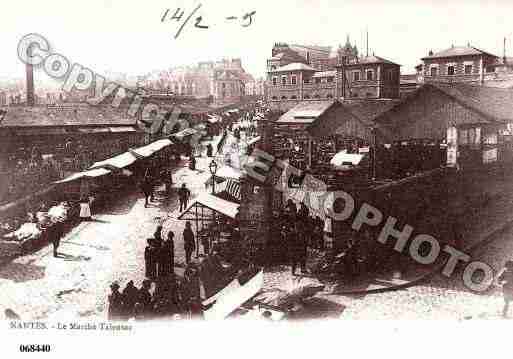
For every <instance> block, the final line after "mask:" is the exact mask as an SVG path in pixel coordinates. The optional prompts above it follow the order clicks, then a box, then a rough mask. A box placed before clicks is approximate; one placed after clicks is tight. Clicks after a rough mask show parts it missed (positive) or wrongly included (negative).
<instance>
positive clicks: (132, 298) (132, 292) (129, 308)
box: [123, 280, 139, 318]
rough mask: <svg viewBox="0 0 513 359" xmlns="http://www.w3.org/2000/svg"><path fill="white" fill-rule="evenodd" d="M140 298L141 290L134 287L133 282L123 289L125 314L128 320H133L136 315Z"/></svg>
mask: <svg viewBox="0 0 513 359" xmlns="http://www.w3.org/2000/svg"><path fill="white" fill-rule="evenodd" d="M138 296H139V289H137V287H136V286H135V285H134V281H133V280H131V281H129V282H128V283H127V284H126V287H125V289H123V312H124V313H123V314H124V316H125V317H126V318H131V317H132V316H133V315H134V312H135V303H137V299H138Z"/></svg>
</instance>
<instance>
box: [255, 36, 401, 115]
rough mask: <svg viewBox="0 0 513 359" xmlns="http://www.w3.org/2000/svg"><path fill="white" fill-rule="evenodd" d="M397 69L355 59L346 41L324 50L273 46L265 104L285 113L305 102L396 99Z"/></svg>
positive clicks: (368, 58)
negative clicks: (336, 46)
mask: <svg viewBox="0 0 513 359" xmlns="http://www.w3.org/2000/svg"><path fill="white" fill-rule="evenodd" d="M399 79H400V65H397V64H395V63H393V62H391V61H389V60H386V59H384V58H381V57H379V56H375V55H371V56H365V57H359V56H358V50H357V48H356V46H352V45H351V44H350V42H349V39H348V40H347V42H346V44H345V46H344V47H342V46H339V47H338V48H337V49H334V50H333V51H332V50H331V49H330V48H327V47H318V46H316V47H314V46H299V45H290V46H289V45H287V44H283V43H278V44H275V46H274V48H273V50H272V57H271V58H270V59H268V60H267V88H266V95H265V96H266V100H267V101H268V103H269V104H270V106H271V108H273V109H276V110H281V111H287V110H289V109H291V108H292V107H294V106H295V105H297V104H298V103H300V102H301V101H305V100H312V101H319V100H331V99H339V98H374V99H376V98H398V97H399Z"/></svg>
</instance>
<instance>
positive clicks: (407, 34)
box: [0, 0, 513, 77]
mask: <svg viewBox="0 0 513 359" xmlns="http://www.w3.org/2000/svg"><path fill="white" fill-rule="evenodd" d="M80 3H82V5H80ZM199 4H201V8H200V9H199V10H198V11H197V12H196V13H195V14H194V15H193V17H192V18H191V20H190V21H189V22H188V23H187V24H186V25H185V27H184V28H183V30H182V33H181V34H180V36H179V37H178V39H174V36H175V34H176V32H177V30H178V28H179V26H180V25H181V24H182V22H184V20H185V18H186V17H187V16H188V15H189V14H190V13H191V12H192V11H193V10H194V8H196V7H197V6H198V5H199ZM177 8H181V9H183V10H185V14H184V16H183V17H182V19H181V22H177V21H170V20H168V21H166V22H164V23H162V22H161V17H162V16H163V14H164V12H165V10H166V9H169V14H170V15H171V14H173V13H174V11H175V10H176V9H177ZM251 11H256V14H255V15H254V16H253V23H252V24H251V25H250V26H248V27H242V26H241V22H240V21H241V17H242V16H243V15H244V14H245V13H248V12H251ZM1 13H2V20H1V21H0V43H1V44H2V45H3V49H2V51H1V52H0V54H1V55H0V65H1V66H0V77H4V76H14V77H20V76H23V66H22V65H21V63H20V62H19V60H18V59H17V57H16V46H17V42H18V41H19V39H20V38H21V37H22V36H23V35H25V34H27V33H30V32H36V33H40V34H42V35H44V36H45V37H46V38H47V39H48V40H49V41H50V43H51V45H52V49H53V50H54V51H55V52H58V53H61V54H63V55H65V56H66V57H68V58H69V59H71V60H72V61H74V62H78V63H80V64H82V65H85V66H88V67H90V68H91V69H93V70H96V71H98V72H100V73H104V72H105V71H109V70H110V71H114V72H126V73H129V74H140V73H145V72H148V71H151V70H157V69H167V68H169V67H171V66H174V65H180V64H188V63H190V64H193V63H196V62H198V61H204V60H215V59H218V58H222V57H241V58H242V61H243V65H244V67H245V68H246V70H247V71H249V72H250V73H252V74H253V75H256V76H263V75H264V74H265V63H266V62H265V60H266V58H268V57H270V56H271V48H272V45H273V43H274V42H276V41H280V42H290V43H300V44H318V45H325V46H329V45H331V46H337V45H338V44H339V43H342V44H344V43H345V39H346V34H349V36H350V38H351V41H353V42H356V45H357V46H358V48H359V49H360V51H364V49H365V42H364V39H365V36H364V33H365V29H366V28H367V27H368V29H369V47H370V49H371V50H370V52H371V53H372V52H374V53H375V54H376V55H379V56H382V57H385V58H387V59H390V60H392V61H395V62H397V63H399V64H401V65H403V67H402V73H410V72H413V71H414V66H415V65H416V64H417V63H418V62H419V61H420V60H419V59H420V58H421V57H422V56H424V55H426V54H427V53H428V51H429V50H430V49H433V50H435V51H436V50H441V49H444V48H447V47H450V46H451V45H452V44H454V45H456V46H457V45H466V44H467V43H468V42H470V43H471V44H472V45H473V46H476V47H479V48H481V49H484V50H487V51H489V52H492V53H495V54H497V55H502V47H503V38H504V37H505V36H506V37H508V41H507V46H508V49H507V51H508V55H510V56H513V46H512V37H513V25H512V23H511V20H510V19H511V16H512V14H513V1H511V0H509V1H507V0H504V1H486V2H484V1H483V2H482V4H480V3H479V2H478V1H475V0H471V1H462V0H461V1H449V2H446V1H439V0H431V1H406V0H395V1H376V0H374V1H371V0H334V1H330V0H319V1H310V0H272V1H270V0H226V1H225V0H202V1H196V0H177V1H174V0H165V1H161V0H145V1H142V0H137V1H129V0H87V1H80V2H79V1H69V0H62V1H61V0H54V1H52V0H46V1H40V0H33V1H29V0H14V1H9V2H5V3H4V4H3V7H2V10H1ZM200 15H201V16H202V17H203V21H202V24H204V25H208V26H209V29H200V28H195V27H194V19H195V18H196V17H197V16H200ZM228 16H237V17H238V18H239V19H237V20H226V19H225V18H226V17H228ZM169 17H170V16H169ZM508 19H509V20H510V21H508ZM36 76H38V77H40V76H43V75H38V74H36Z"/></svg>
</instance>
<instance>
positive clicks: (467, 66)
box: [465, 65, 472, 75]
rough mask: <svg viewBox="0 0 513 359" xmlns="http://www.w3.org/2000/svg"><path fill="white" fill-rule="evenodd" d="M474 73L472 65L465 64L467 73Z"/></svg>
mask: <svg viewBox="0 0 513 359" xmlns="http://www.w3.org/2000/svg"><path fill="white" fill-rule="evenodd" d="M471 73H472V65H465V75H470V74H471Z"/></svg>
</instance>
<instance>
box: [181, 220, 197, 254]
mask: <svg viewBox="0 0 513 359" xmlns="http://www.w3.org/2000/svg"><path fill="white" fill-rule="evenodd" d="M183 247H184V249H185V263H186V264H189V263H190V262H191V256H192V253H193V252H194V251H195V250H196V243H195V242H194V233H193V232H192V229H191V222H189V221H187V222H186V223H185V229H184V230H183Z"/></svg>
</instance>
